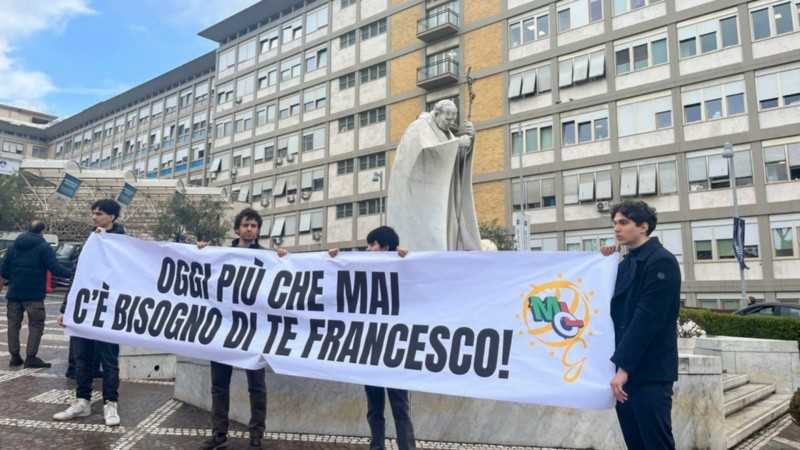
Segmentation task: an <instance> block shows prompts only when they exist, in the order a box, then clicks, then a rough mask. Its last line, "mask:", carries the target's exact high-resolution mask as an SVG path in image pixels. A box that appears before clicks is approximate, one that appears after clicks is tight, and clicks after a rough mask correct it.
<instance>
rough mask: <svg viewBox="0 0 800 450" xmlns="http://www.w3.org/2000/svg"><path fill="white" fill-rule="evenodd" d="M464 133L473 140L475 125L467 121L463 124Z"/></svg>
mask: <svg viewBox="0 0 800 450" xmlns="http://www.w3.org/2000/svg"><path fill="white" fill-rule="evenodd" d="M464 133H466V135H467V136H469V137H470V138H472V139H475V125H473V124H472V122H470V121H469V120H468V121H466V122H464Z"/></svg>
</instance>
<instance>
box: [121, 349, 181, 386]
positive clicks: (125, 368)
mask: <svg viewBox="0 0 800 450" xmlns="http://www.w3.org/2000/svg"><path fill="white" fill-rule="evenodd" d="M175 360H176V358H175V355H171V354H168V353H155V352H153V351H152V350H148V349H144V348H138V347H131V346H128V345H120V346H119V378H120V379H121V380H172V379H174V378H175Z"/></svg>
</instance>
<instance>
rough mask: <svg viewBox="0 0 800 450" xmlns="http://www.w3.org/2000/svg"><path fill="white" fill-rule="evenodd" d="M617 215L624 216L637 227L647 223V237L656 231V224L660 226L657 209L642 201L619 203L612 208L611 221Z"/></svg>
mask: <svg viewBox="0 0 800 450" xmlns="http://www.w3.org/2000/svg"><path fill="white" fill-rule="evenodd" d="M617 213H620V214H622V215H623V216H625V217H627V218H628V219H630V220H632V221H633V222H634V223H635V224H636V226H641V225H642V224H643V223H645V222H647V225H648V226H647V235H648V236H650V233H652V232H653V231H655V229H656V224H658V216H657V214H656V209H655V208H653V207H652V206H650V205H648V204H647V203H645V202H643V201H641V200H625V201H623V202H621V203H617V204H616V205H614V207H613V208H611V220H614V216H616V215H617Z"/></svg>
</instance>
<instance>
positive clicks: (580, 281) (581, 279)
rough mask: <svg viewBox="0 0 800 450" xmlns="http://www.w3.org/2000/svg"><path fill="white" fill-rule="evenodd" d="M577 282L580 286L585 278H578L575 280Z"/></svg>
mask: <svg viewBox="0 0 800 450" xmlns="http://www.w3.org/2000/svg"><path fill="white" fill-rule="evenodd" d="M575 281H577V282H578V283H579V284H580V283H583V278H582V277H578V279H577V280H575Z"/></svg>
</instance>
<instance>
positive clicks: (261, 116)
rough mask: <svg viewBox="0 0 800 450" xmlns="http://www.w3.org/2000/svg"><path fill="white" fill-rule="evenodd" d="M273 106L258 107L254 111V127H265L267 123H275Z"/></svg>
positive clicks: (274, 108)
mask: <svg viewBox="0 0 800 450" xmlns="http://www.w3.org/2000/svg"><path fill="white" fill-rule="evenodd" d="M276 109H277V108H276V107H275V104H274V103H273V104H271V105H266V106H263V105H262V106H259V107H258V109H257V110H256V122H257V125H256V126H261V125H265V124H268V123H272V122H275V111H276Z"/></svg>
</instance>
